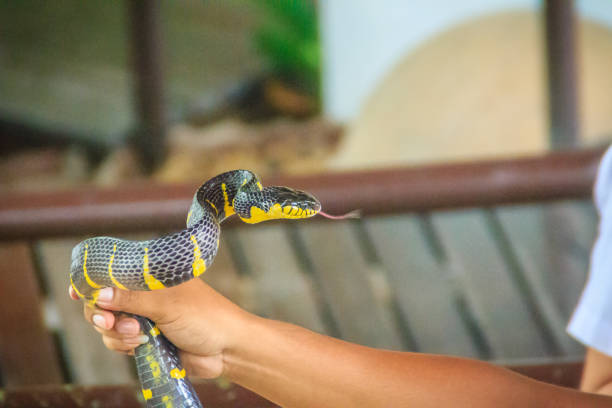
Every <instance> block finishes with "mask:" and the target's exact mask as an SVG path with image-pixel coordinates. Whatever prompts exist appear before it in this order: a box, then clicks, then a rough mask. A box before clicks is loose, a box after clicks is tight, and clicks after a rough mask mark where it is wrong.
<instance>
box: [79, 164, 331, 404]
mask: <svg viewBox="0 0 612 408" xmlns="http://www.w3.org/2000/svg"><path fill="white" fill-rule="evenodd" d="M320 210H321V204H320V203H319V201H318V200H317V199H316V198H315V197H313V196H312V195H310V194H308V193H305V192H302V191H298V190H293V189H291V188H288V187H263V186H262V184H261V182H260V181H259V179H258V177H257V176H256V175H255V174H253V173H252V172H250V171H247V170H234V171H229V172H226V173H223V174H220V175H218V176H216V177H214V178H212V179H210V180H208V181H207V182H206V183H204V184H203V185H202V186H200V188H198V190H197V191H196V193H195V195H194V197H193V202H192V204H191V208H190V209H189V213H188V215H187V228H186V229H184V230H182V231H179V232H176V233H174V234H170V235H166V236H163V237H161V238H157V239H153V240H149V241H128V240H124V239H118V238H112V237H95V238H90V239H87V240H85V241H82V242H80V243H79V244H77V245H76V246H75V247H74V249H73V250H72V264H71V268H70V284H71V285H72V288H73V289H74V291H75V292H76V293H77V294H78V296H79V297H80V298H81V299H83V300H84V301H85V302H87V303H88V304H90V305H93V304H95V302H96V299H97V296H98V293H99V291H100V289H102V288H105V287H109V286H113V287H116V288H119V289H129V290H157V289H163V288H166V287H170V286H175V285H178V284H180V283H182V282H185V281H188V280H190V279H193V278H195V277H197V276H199V275H201V274H202V273H203V272H204V271H205V270H206V269H207V268H209V267H210V265H211V264H212V263H213V260H214V258H215V255H216V254H217V249H218V247H219V234H220V224H221V222H222V221H223V220H224V219H226V218H227V217H229V216H231V215H233V214H236V215H238V217H239V218H240V219H241V220H242V221H244V222H247V223H257V222H262V221H266V220H272V219H283V218H285V219H298V218H308V217H312V216H314V215H316V214H317V213H321V214H323V215H326V214H324V213H322V212H320ZM330 218H331V217H330ZM134 317H135V318H136V319H137V320H138V322H139V323H140V326H141V330H142V331H143V333H145V334H146V335H147V337H148V342H147V343H145V344H142V345H140V346H138V347H137V348H136V349H135V352H134V355H135V360H136V368H137V371H138V378H139V380H140V383H141V387H142V395H143V397H144V399H145V401H146V404H147V407H151V408H152V407H175V408H177V407H201V406H202V404H201V403H200V401H199V399H198V397H197V395H196V393H195V391H194V389H193V386H192V385H191V383H190V382H189V380H188V379H187V377H186V376H185V370H184V369H183V368H182V366H181V362H180V359H179V357H178V354H177V349H176V347H175V346H174V345H173V344H172V343H171V342H170V341H169V340H168V339H167V338H166V337H165V336H164V335H163V334H162V333H160V331H159V329H158V328H157V326H156V325H155V323H154V322H153V321H151V320H149V319H147V318H145V317H142V316H134Z"/></svg>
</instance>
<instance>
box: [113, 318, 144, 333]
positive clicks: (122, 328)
mask: <svg viewBox="0 0 612 408" xmlns="http://www.w3.org/2000/svg"><path fill="white" fill-rule="evenodd" d="M115 329H116V330H117V332H119V333H121V334H137V333H138V331H139V330H140V325H139V324H138V323H137V322H136V321H134V320H119V321H118V322H117V324H115Z"/></svg>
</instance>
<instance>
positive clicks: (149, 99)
mask: <svg viewBox="0 0 612 408" xmlns="http://www.w3.org/2000/svg"><path fill="white" fill-rule="evenodd" d="M127 5H128V16H129V26H130V27H129V29H130V37H131V46H132V66H133V73H134V75H133V76H134V99H135V107H136V113H137V116H138V122H137V126H138V127H137V129H136V134H135V138H134V142H135V144H136V147H137V149H138V152H139V153H140V156H141V158H142V164H143V167H144V168H145V169H146V170H148V171H151V170H153V169H154V168H155V167H156V166H157V165H159V164H160V162H161V161H162V159H163V157H164V152H165V136H166V108H165V101H164V86H163V69H162V68H163V67H162V33H161V22H160V7H161V4H160V2H159V0H128V2H127Z"/></svg>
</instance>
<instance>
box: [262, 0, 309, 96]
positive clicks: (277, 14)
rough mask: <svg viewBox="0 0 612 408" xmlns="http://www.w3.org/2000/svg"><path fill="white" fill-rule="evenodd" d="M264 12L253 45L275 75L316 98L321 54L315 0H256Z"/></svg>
mask: <svg viewBox="0 0 612 408" xmlns="http://www.w3.org/2000/svg"><path fill="white" fill-rule="evenodd" d="M256 4H258V5H259V6H260V7H262V8H264V10H265V12H266V13H267V17H268V18H267V19H266V21H265V23H264V24H263V25H262V26H260V27H259V28H258V29H257V31H256V32H255V45H256V47H257V50H258V51H259V52H261V54H262V55H263V56H264V58H265V59H266V60H267V62H268V64H269V65H270V68H271V69H272V70H273V72H274V74H275V75H278V76H279V77H280V78H282V79H283V80H284V81H287V82H289V83H291V84H295V85H297V86H298V87H299V88H300V89H302V90H303V91H305V92H307V93H309V94H311V95H313V96H315V97H316V99H317V100H318V99H319V94H320V76H321V54H320V46H319V36H318V29H317V15H316V3H315V1H314V0H259V1H257V2H256Z"/></svg>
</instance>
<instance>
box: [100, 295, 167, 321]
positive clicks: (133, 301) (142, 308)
mask: <svg viewBox="0 0 612 408" xmlns="http://www.w3.org/2000/svg"><path fill="white" fill-rule="evenodd" d="M157 295H158V294H157V293H155V292H147V291H132V290H123V289H118V288H113V287H108V288H104V289H100V292H99V294H98V298H97V300H96V304H97V305H98V306H99V307H101V308H104V309H108V310H113V311H122V312H126V313H133V314H137V315H141V316H145V317H148V318H149V319H151V320H154V321H157V320H160V318H163V317H164V316H163V311H164V310H167V308H165V307H163V304H164V296H157Z"/></svg>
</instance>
